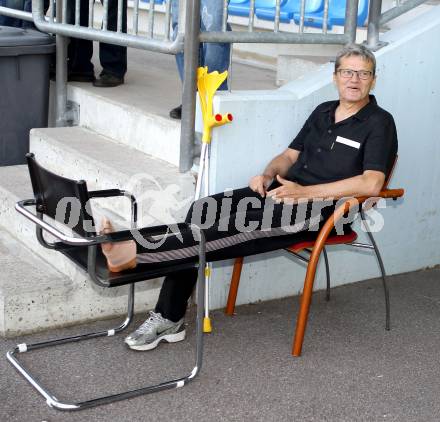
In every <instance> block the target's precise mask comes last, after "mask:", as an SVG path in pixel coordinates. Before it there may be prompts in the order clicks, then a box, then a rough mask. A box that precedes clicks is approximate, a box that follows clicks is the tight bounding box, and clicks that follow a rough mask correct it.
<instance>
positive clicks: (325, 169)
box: [286, 95, 397, 186]
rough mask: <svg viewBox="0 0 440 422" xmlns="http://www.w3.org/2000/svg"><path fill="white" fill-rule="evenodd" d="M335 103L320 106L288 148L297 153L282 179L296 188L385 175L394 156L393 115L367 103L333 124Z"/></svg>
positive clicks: (394, 129)
mask: <svg viewBox="0 0 440 422" xmlns="http://www.w3.org/2000/svg"><path fill="white" fill-rule="evenodd" d="M338 105H339V101H328V102H325V103H322V104H320V105H319V106H318V107H316V109H315V110H314V111H313V112H312V114H311V115H310V117H309V118H308V119H307V121H306V123H305V124H304V126H303V128H302V129H301V130H300V132H299V133H298V135H297V136H296V138H295V139H294V140H293V141H292V143H291V144H290V145H289V148H293V149H295V150H297V151H300V152H301V153H300V155H299V157H298V160H297V162H296V163H295V164H294V165H293V166H292V167H291V168H290V169H289V171H288V173H287V176H286V178H287V179H288V180H292V181H295V182H297V183H299V184H300V185H304V186H307V185H316V184H320V183H329V182H334V181H337V180H342V179H347V178H349V177H353V176H358V175H360V174H362V173H363V172H364V171H365V170H377V171H381V172H383V173H384V174H385V175H388V173H389V172H390V170H391V167H392V165H393V162H394V159H395V156H396V153H397V132H396V125H395V124H394V119H393V116H391V114H390V113H388V112H387V111H385V110H383V109H382V108H380V107H379V106H378V105H377V102H376V99H375V98H374V96H373V95H370V102H369V103H368V104H366V105H365V106H364V107H363V108H362V109H361V110H359V111H358V112H357V113H356V114H355V115H353V116H351V117H349V118H347V119H345V120H343V121H340V122H339V123H335V111H336V108H337V106H338Z"/></svg>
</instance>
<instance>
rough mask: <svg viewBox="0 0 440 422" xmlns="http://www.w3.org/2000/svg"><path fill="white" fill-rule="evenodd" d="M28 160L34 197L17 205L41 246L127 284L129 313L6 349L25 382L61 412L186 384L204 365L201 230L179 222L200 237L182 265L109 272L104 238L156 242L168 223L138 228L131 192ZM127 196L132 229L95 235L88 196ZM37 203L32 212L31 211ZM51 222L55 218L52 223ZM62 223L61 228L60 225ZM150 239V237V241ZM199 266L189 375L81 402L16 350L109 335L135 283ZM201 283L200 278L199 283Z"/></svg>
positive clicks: (100, 281)
mask: <svg viewBox="0 0 440 422" xmlns="http://www.w3.org/2000/svg"><path fill="white" fill-rule="evenodd" d="M26 157H27V163H28V167H29V173H30V177H31V182H32V188H33V191H34V196H35V198H34V199H27V200H23V201H20V202H18V203H17V204H16V210H17V211H18V212H19V213H21V214H22V215H24V216H25V217H26V218H28V219H29V220H31V221H32V222H33V223H35V224H36V235H37V238H38V240H39V242H40V244H41V245H43V246H44V247H45V248H49V249H53V250H56V251H59V252H61V253H62V254H63V255H64V256H65V257H66V258H68V259H70V260H71V261H72V262H73V263H74V264H75V265H77V266H78V267H80V269H82V270H84V271H85V272H86V273H87V274H88V275H89V276H90V278H91V280H92V281H93V282H94V283H96V284H97V285H98V286H101V287H109V288H111V287H116V286H122V285H126V284H128V285H129V292H128V311H127V317H126V318H125V320H124V321H123V322H122V323H121V324H120V325H119V326H117V327H114V328H111V329H109V330H104V331H99V332H92V333H88V334H83V335H78V336H73V337H66V338H60V339H55V340H49V341H44V342H40V343H34V344H25V343H23V344H19V345H17V346H16V347H15V348H14V349H12V350H10V351H9V352H8V353H7V358H8V360H9V361H10V362H11V363H12V365H13V366H14V367H15V368H16V369H17V370H18V371H19V372H20V373H21V374H22V375H23V376H24V377H25V378H26V379H27V381H29V383H30V384H31V385H32V386H33V387H34V388H35V389H36V390H37V391H38V392H39V393H40V394H41V395H42V396H43V397H44V398H45V399H46V402H47V404H48V405H49V406H51V407H54V408H56V409H59V410H80V409H84V408H88V407H92V406H97V405H100V404H106V403H111V402H114V401H117V400H123V399H127V398H131V397H135V396H139V395H142V394H148V393H153V392H157V391H161V390H166V389H170V388H179V387H183V386H184V385H186V384H187V383H188V382H189V381H191V380H192V379H194V377H195V376H196V375H197V374H198V373H199V371H200V369H201V366H202V357H203V356H202V353H203V313H204V309H203V303H204V294H205V293H204V289H205V285H204V280H205V276H204V268H205V262H206V259H205V258H206V250H205V237H204V234H203V231H202V230H200V229H199V228H198V227H197V226H195V225H189V224H186V223H182V224H178V228H179V230H181V231H182V232H184V231H189V230H191V232H192V233H193V234H194V235H195V237H198V239H197V240H198V242H199V255H198V258H197V257H195V258H194V260H192V259H191V260H186V261H185V263H179V264H176V263H175V262H174V263H168V262H161V263H154V264H142V265H140V266H137V267H136V268H134V269H131V270H126V271H123V272H120V273H112V272H110V271H109V270H108V268H107V263H106V259H105V257H104V255H103V254H102V251H101V247H100V244H101V243H104V242H110V243H111V242H121V241H126V240H132V239H134V235H133V233H134V229H135V230H137V235H136V236H139V235H141V236H142V237H143V238H146V239H150V240H152V239H153V237H154V239H155V241H157V238H158V237H159V239H160V236H164V235H166V234H167V233H168V230H169V227H168V226H154V227H147V228H139V229H138V228H136V221H137V206H136V200H135V198H134V196H133V195H131V194H129V193H128V192H126V191H123V190H119V189H107V190H99V191H88V189H87V185H86V182H85V181H83V180H79V181H77V180H71V179H68V178H65V177H62V176H59V175H56V174H54V173H52V172H50V171H48V170H46V169H44V168H43V167H42V166H41V165H39V164H38V163H37V161H36V160H35V157H34V155H33V154H27V156H26ZM117 196H125V197H128V198H129V199H130V200H131V223H132V229H130V230H123V231H117V232H113V233H109V234H106V235H99V234H97V233H96V231H95V230H94V221H93V216H92V213H91V211H90V204H89V200H90V199H91V198H108V197H117ZM29 207H35V211H36V212H35V213H34V212H32V211H31V210H29V209H28V208H29ZM54 221H55V222H54ZM60 226H61V227H60ZM45 232H47V233H50V234H51V235H52V236H54V237H55V238H56V239H57V240H56V241H54V242H48V241H47V240H46V239H45ZM152 241H153V240H152ZM194 267H198V283H197V303H198V304H200V306H198V307H197V316H196V336H195V337H196V359H195V366H194V367H193V369H192V370H191V372H190V373H189V375H186V376H183V377H181V378H178V379H173V380H168V381H164V382H162V383H160V384H156V385H150V386H147V387H143V388H137V389H135V390H130V391H125V392H122V393H118V394H112V395H108V396H104V397H99V398H95V399H92V400H87V401H82V402H71V403H66V402H61V401H59V400H58V399H57V398H56V397H54V396H53V395H52V394H51V393H50V392H49V391H47V390H46V389H45V388H44V387H43V386H42V385H41V384H40V383H39V382H38V381H36V379H34V378H33V376H32V375H31V374H30V372H29V371H28V370H27V369H26V368H25V367H24V366H23V365H22V363H20V362H19V360H18V357H17V354H19V353H24V352H30V351H32V350H36V349H42V348H45V347H50V346H57V345H60V344H66V343H71V342H78V341H81V340H88V339H92V338H96V337H107V336H113V335H115V334H116V333H118V332H121V331H122V330H124V329H125V328H127V327H128V325H129V324H130V322H131V321H132V319H133V307H134V283H136V282H138V281H143V280H149V279H153V278H157V277H161V276H164V275H167V274H170V273H172V272H174V271H178V270H182V269H186V268H194ZM200 281H201V282H200Z"/></svg>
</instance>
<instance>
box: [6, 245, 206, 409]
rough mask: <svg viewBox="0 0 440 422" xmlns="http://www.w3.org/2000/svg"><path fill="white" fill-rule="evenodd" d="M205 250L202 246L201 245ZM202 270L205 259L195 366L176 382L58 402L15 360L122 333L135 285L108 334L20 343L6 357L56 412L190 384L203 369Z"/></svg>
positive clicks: (130, 312) (129, 317) (201, 290)
mask: <svg viewBox="0 0 440 422" xmlns="http://www.w3.org/2000/svg"><path fill="white" fill-rule="evenodd" d="M203 247H204V246H203ZM204 270H205V260H204V259H203V262H202V261H201V262H200V266H199V278H198V280H199V281H198V283H197V303H198V306H197V317H196V364H195V366H194V368H193V369H192V371H191V373H190V374H189V375H187V376H184V377H182V378H179V379H175V380H170V381H166V382H163V383H160V384H156V385H152V386H147V387H143V388H139V389H136V390H130V391H126V392H123V393H118V394H113V395H110V396H103V397H99V398H96V399H92V400H87V401H83V402H74V403H63V402H60V401H59V400H58V399H57V398H56V397H55V396H53V395H52V394H51V393H50V392H49V391H47V390H46V389H45V388H44V387H43V386H42V385H41V384H40V383H38V382H37V381H36V380H35V378H33V376H32V375H31V374H30V373H29V372H28V371H27V370H26V368H25V367H24V366H23V365H22V364H21V363H20V362H19V361H18V359H17V358H16V356H15V355H16V354H17V353H25V352H30V351H32V350H36V349H42V348H45V347H50V346H57V345H59V344H66V343H72V342H77V341H81V340H88V339H91V338H96V337H107V336H113V335H115V334H116V333H117V332H120V331H122V330H124V329H125V328H126V327H127V326H128V325H129V324H130V322H131V321H132V319H133V304H134V284H131V285H130V290H129V294H128V313H127V318H126V319H125V321H124V322H123V323H122V324H121V325H119V326H118V327H116V328H114V329H110V330H107V331H100V332H96V333H88V334H83V335H79V336H73V337H65V338H61V339H56V340H50V341H45V342H40V343H34V344H25V343H23V344H19V345H17V346H16V347H15V348H14V349H12V350H10V351H8V352H7V354H6V357H7V359H8V360H9V362H11V364H12V365H13V366H14V367H15V368H16V369H17V370H18V371H19V372H20V373H21V375H23V377H24V378H26V379H27V381H28V382H29V383H30V384H31V385H32V386H33V387H34V388H35V389H36V390H37V391H38V392H39V393H40V394H41V395H42V396H43V397H44V398H45V399H46V403H47V404H48V405H49V406H50V407H54V408H56V409H58V410H70V411H71V410H82V409H86V408H90V407H94V406H98V405H101V404H107V403H112V402H115V401H119V400H124V399H128V398H132V397H136V396H140V395H143V394H149V393H154V392H157V391H161V390H166V389H170V388H179V387H183V386H184V385H185V384H187V383H188V382H189V381H191V380H192V379H193V378H194V377H195V376H196V375H197V374H198V373H199V371H200V369H201V367H202V358H203V313H204V309H203V303H204V296H205V283H204Z"/></svg>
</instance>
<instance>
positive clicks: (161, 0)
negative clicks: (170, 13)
mask: <svg viewBox="0 0 440 422" xmlns="http://www.w3.org/2000/svg"><path fill="white" fill-rule="evenodd" d="M141 2H142V3H150V0H141ZM163 3H165V0H154V4H163Z"/></svg>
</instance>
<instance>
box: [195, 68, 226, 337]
mask: <svg viewBox="0 0 440 422" xmlns="http://www.w3.org/2000/svg"><path fill="white" fill-rule="evenodd" d="M227 77H228V72H227V71H225V72H223V73H218V72H217V71H214V72H211V73H208V68H207V67H199V68H198V69H197V88H198V92H199V97H200V108H201V110H202V118H203V136H202V150H201V153H200V162H199V172H198V177H197V184H196V194H195V200H196V201H197V200H198V199H200V198H201V190H202V183H203V196H208V195H209V157H210V153H211V135H212V129H213V128H214V127H216V126H222V125H224V124H226V123H230V122H232V115H231V114H230V113H226V114H215V115H214V114H213V110H212V101H213V98H214V94H215V92H216V91H217V89H218V88H219V87H220V85H221V84H222V83H223V81H224V80H225V79H226V78H227ZM211 271H212V266H211V264H210V263H206V267H205V287H206V288H205V317H204V319H203V332H204V333H210V332H211V331H212V325H211V319H210V318H209V281H210V277H211Z"/></svg>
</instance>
